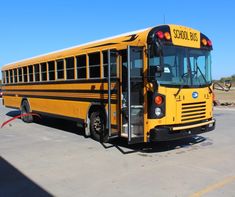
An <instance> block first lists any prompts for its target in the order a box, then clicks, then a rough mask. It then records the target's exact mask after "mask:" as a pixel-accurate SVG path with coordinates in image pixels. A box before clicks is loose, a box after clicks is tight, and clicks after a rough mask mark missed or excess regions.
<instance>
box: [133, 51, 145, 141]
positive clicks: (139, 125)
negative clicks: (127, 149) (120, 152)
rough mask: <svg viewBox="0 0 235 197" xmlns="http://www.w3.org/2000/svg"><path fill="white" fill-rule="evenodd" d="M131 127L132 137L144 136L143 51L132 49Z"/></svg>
mask: <svg viewBox="0 0 235 197" xmlns="http://www.w3.org/2000/svg"><path fill="white" fill-rule="evenodd" d="M130 60H131V62H130V115H131V118H130V126H131V137H132V138H133V137H140V136H143V102H144V97H143V50H142V48H136V47H135V48H131V59H130Z"/></svg>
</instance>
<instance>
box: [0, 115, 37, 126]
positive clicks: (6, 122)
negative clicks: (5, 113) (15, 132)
mask: <svg viewBox="0 0 235 197" xmlns="http://www.w3.org/2000/svg"><path fill="white" fill-rule="evenodd" d="M28 115H31V116H37V117H39V118H41V116H40V115H39V114H35V113H31V112H30V113H27V114H20V115H18V116H15V117H13V118H11V119H9V120H7V121H5V122H4V123H2V125H1V128H2V127H4V126H5V125H6V124H8V123H9V122H11V121H13V120H15V119H17V118H21V117H24V116H28Z"/></svg>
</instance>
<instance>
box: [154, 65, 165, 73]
mask: <svg viewBox="0 0 235 197" xmlns="http://www.w3.org/2000/svg"><path fill="white" fill-rule="evenodd" d="M162 72H164V69H163V67H162V66H159V65H158V66H156V69H155V73H162Z"/></svg>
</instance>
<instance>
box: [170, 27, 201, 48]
mask: <svg viewBox="0 0 235 197" xmlns="http://www.w3.org/2000/svg"><path fill="white" fill-rule="evenodd" d="M170 31H171V36H172V42H173V44H174V45H180V46H185V47H193V48H200V40H201V39H200V32H199V31H197V30H194V29H191V28H188V27H183V26H177V25H170Z"/></svg>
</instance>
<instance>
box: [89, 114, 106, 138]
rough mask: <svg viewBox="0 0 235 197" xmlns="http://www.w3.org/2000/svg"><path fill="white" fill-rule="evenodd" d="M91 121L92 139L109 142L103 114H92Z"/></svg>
mask: <svg viewBox="0 0 235 197" xmlns="http://www.w3.org/2000/svg"><path fill="white" fill-rule="evenodd" d="M90 120H91V121H90V131H91V137H92V138H93V139H94V140H96V141H99V142H107V141H108V132H107V130H106V128H105V120H104V115H103V114H102V112H98V111H95V112H92V114H91V117H90Z"/></svg>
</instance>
